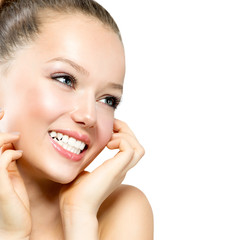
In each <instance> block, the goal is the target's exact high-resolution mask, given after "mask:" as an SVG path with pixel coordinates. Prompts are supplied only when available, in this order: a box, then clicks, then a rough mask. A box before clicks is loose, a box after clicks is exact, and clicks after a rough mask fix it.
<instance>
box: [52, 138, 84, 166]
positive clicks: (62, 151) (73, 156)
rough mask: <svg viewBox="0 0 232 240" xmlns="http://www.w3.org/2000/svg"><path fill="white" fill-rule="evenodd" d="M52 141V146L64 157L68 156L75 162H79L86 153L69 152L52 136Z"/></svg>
mask: <svg viewBox="0 0 232 240" xmlns="http://www.w3.org/2000/svg"><path fill="white" fill-rule="evenodd" d="M49 138H50V141H51V143H52V146H53V147H54V148H55V150H56V151H57V152H58V153H60V154H61V155H62V156H63V157H65V158H68V159H70V160H72V161H74V162H78V161H80V160H81V159H82V158H83V157H84V155H85V151H83V152H82V153H80V154H75V153H72V152H69V151H68V150H66V149H64V148H63V147H61V146H60V145H59V143H57V142H56V141H54V140H53V139H52V138H51V137H50V136H49Z"/></svg>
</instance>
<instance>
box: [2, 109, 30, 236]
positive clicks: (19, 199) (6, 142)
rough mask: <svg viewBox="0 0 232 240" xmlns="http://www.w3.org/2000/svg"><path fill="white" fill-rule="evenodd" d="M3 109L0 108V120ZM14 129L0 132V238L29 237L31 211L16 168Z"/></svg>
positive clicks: (15, 137)
mask: <svg viewBox="0 0 232 240" xmlns="http://www.w3.org/2000/svg"><path fill="white" fill-rule="evenodd" d="M3 115H4V113H3V112H0V120H1V119H2V118H3ZM18 139H19V134H16V133H0V148H1V153H0V239H4V240H8V239H9V240H11V239H12V240H13V239H14V240H21V239H23V240H24V239H29V236H30V232H31V226H32V224H31V215H30V206H29V199H28V195H27V192H26V188H25V185H24V182H23V179H22V178H21V176H20V174H19V171H18V169H17V165H16V160H17V159H19V158H20V157H22V152H21V151H16V150H14V147H13V144H12V143H13V142H16V141H17V140H18Z"/></svg>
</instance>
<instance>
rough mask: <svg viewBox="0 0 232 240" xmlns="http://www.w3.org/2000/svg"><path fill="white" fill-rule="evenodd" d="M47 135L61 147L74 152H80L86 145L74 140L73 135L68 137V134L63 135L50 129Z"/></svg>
mask: <svg viewBox="0 0 232 240" xmlns="http://www.w3.org/2000/svg"><path fill="white" fill-rule="evenodd" d="M49 135H50V136H51V137H52V139H53V140H54V141H56V142H57V143H58V144H59V145H60V146H61V147H63V148H64V149H66V150H68V151H70V152H72V153H75V154H80V153H81V152H82V151H83V150H84V148H85V147H86V144H85V143H84V142H82V141H79V140H76V139H75V138H73V137H69V136H68V135H63V134H62V133H57V132H55V131H52V132H50V133H49Z"/></svg>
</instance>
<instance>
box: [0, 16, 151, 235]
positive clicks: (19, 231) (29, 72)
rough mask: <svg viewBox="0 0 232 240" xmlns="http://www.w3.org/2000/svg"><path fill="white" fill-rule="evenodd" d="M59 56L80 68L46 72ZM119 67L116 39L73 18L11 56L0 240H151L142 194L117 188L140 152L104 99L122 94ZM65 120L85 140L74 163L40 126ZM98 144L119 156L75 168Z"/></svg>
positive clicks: (3, 123)
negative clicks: (66, 77)
mask: <svg viewBox="0 0 232 240" xmlns="http://www.w3.org/2000/svg"><path fill="white" fill-rule="evenodd" d="M61 29H62V32H63V34H60V30H61ZM77 29H78V31H76V30H77ZM92 36H94V37H92ZM93 53H94V54H93ZM60 55H62V57H65V58H66V59H71V60H72V61H74V62H76V63H78V64H81V65H82V66H84V67H85V69H87V70H88V73H87V74H84V75H83V74H82V75H81V74H80V73H74V70H73V69H72V68H70V66H68V65H67V64H64V63H61V62H57V61H55V62H53V63H46V64H48V65H46V64H45V66H46V67H45V68H44V62H45V60H46V62H47V60H49V59H54V57H56V58H57V57H60ZM42 63H43V64H42ZM25 66H26V68H25ZM42 66H43V67H42ZM41 69H43V70H41ZM44 69H45V70H44ZM41 71H42V73H43V74H42V75H41ZM124 71H125V69H124V52H123V47H122V44H121V42H120V40H119V38H118V36H117V35H116V34H115V33H114V32H113V31H111V30H110V29H108V28H106V27H105V26H103V25H102V24H101V23H99V22H98V21H96V19H90V18H89V17H86V16H83V15H79V14H78V16H70V17H68V16H66V17H65V18H63V16H62V17H61V18H57V21H54V22H52V23H51V24H49V23H46V25H45V27H44V29H43V31H42V33H41V34H40V37H39V39H38V40H37V41H36V42H35V43H33V44H32V45H31V46H28V47H26V48H25V49H22V50H21V51H19V52H18V54H17V55H16V58H15V60H14V61H13V63H12V67H11V69H10V71H9V73H8V76H7V77H8V78H7V79H6V81H5V82H4V84H6V85H4V84H3V85H1V88H0V90H1V91H2V92H1V96H0V104H1V105H0V106H3V107H4V111H5V112H3V111H2V112H1V113H0V119H1V120H0V129H1V132H0V147H1V155H0V239H4V240H11V239H14V240H22V239H23V240H25V239H27V240H28V239H30V240H40V239H43V240H51V239H56V240H74V239H75V240H77V239H85V240H109V239H111V240H114V239H115V240H116V239H117V240H119V239H120V240H124V239H125V240H128V239H133V240H152V239H153V216H152V210H151V207H150V204H149V202H148V200H147V199H146V197H145V195H144V194H143V193H142V192H141V191H140V190H138V189H137V188H135V187H132V186H127V185H122V184H121V183H122V181H123V179H124V178H125V176H126V173H127V172H128V171H129V170H130V169H131V168H132V167H134V166H135V165H136V164H137V162H138V161H139V160H140V159H141V157H142V156H143V155H144V149H143V147H142V146H141V145H140V143H139V142H138V140H137V139H136V137H135V135H134V133H133V132H132V131H131V130H130V128H129V127H128V126H127V124H126V123H124V122H122V121H120V120H118V119H115V118H114V109H113V108H112V107H111V106H110V105H109V104H108V102H106V96H108V95H117V96H119V97H120V96H121V94H122V91H121V89H120V87H118V86H121V85H122V84H123V78H124ZM54 72H62V73H64V72H65V73H70V72H71V73H72V74H76V75H77V77H78V87H77V88H74V87H73V86H72V87H70V86H66V85H64V83H60V82H57V81H54V80H53V79H52V80H51V79H49V78H48V77H47V76H48V75H49V74H50V73H54ZM48 73H49V74H48ZM44 75H45V76H46V77H44ZM49 76H50V75H49ZM56 80H57V79H56ZM58 80H59V81H60V80H63V79H61V78H59V79H58ZM112 83H113V84H112ZM115 86H117V87H115ZM12 96H14V97H15V99H17V106H16V105H15V103H14V101H12V100H11V97H12ZM21 96H24V97H23V98H22V97H21ZM29 99H30V100H31V101H28V100H29ZM80 99H82V100H81V101H80ZM83 99H87V100H88V101H87V100H86V101H83ZM45 100H47V101H45ZM48 100H49V101H48ZM67 103H68V104H67ZM54 106H59V108H55V107H54ZM15 119H17V121H15ZM67 126H68V127H69V128H70V129H72V130H75V131H77V132H79V133H81V134H87V135H88V136H89V138H90V140H91V141H90V142H91V143H90V145H89V147H88V150H87V151H86V155H85V157H84V158H83V160H81V161H80V162H75V163H74V162H70V160H67V159H65V158H64V157H63V156H60V155H59V154H58V153H57V152H56V151H55V150H54V149H53V148H52V146H51V144H50V142H49V140H48V130H50V129H56V128H67ZM15 131H20V133H15ZM10 132H13V133H10ZM112 132H113V134H112ZM32 139H33V141H32ZM105 146H107V148H108V149H117V150H118V153H117V154H116V155H115V156H114V157H113V158H111V159H109V160H107V161H105V162H104V163H103V164H102V165H101V166H99V167H98V168H97V169H95V170H94V171H93V172H91V173H88V172H85V171H83V170H84V169H85V167H86V166H87V165H89V164H90V163H91V161H93V160H94V158H95V157H96V156H97V155H98V154H99V153H100V152H101V151H102V150H103V149H104V147H105ZM20 150H22V151H23V152H22V151H20Z"/></svg>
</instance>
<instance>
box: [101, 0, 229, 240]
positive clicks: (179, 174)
mask: <svg viewBox="0 0 232 240" xmlns="http://www.w3.org/2000/svg"><path fill="white" fill-rule="evenodd" d="M98 2H99V3H100V4H102V5H103V6H104V7H105V8H106V9H108V10H109V12H110V13H111V14H112V16H113V17H114V18H115V20H116V21H117V23H118V25H119V27H120V30H121V33H122V37H123V41H124V45H125V50H126V57H127V74H126V80H125V90H124V97H123V102H122V104H121V106H120V107H119V109H118V110H117V114H116V116H117V117H118V118H120V119H122V120H124V121H126V122H128V124H129V125H130V126H131V128H132V129H133V130H134V131H135V133H136V135H137V137H138V139H139V140H140V142H141V143H142V144H143V145H144V147H145V149H146V155H145V156H144V158H143V159H142V160H141V162H140V163H139V164H138V165H137V166H136V167H135V168H134V169H132V170H131V171H130V173H129V174H128V176H127V178H126V179H125V181H124V183H126V184H131V185H135V186H137V187H138V188H140V189H141V190H142V191H143V192H144V193H145V194H146V196H147V197H148V199H149V201H150V203H151V205H152V208H153V211H154V227H155V229H154V236H155V237H154V239H155V240H191V239H194V240H208V239H209V240H216V239H217V240H231V239H232V193H231V192H232V162H231V161H232V151H231V150H232V114H231V110H232V109H231V105H232V104H231V103H232V91H231V90H232V84H231V81H232V67H231V64H232V7H231V5H230V3H231V1H225V0H216V1H215V0H211V1H207V0H194V1H193V0H192V1H189V0H182V1H181V0H157V1H152V0H143V1H141V0H140V1H138V0H133V1H128V0H127V1H126V0H114V1H113V0H99V1H98ZM103 158H104V157H103ZM144 240H145V239H144Z"/></svg>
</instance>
